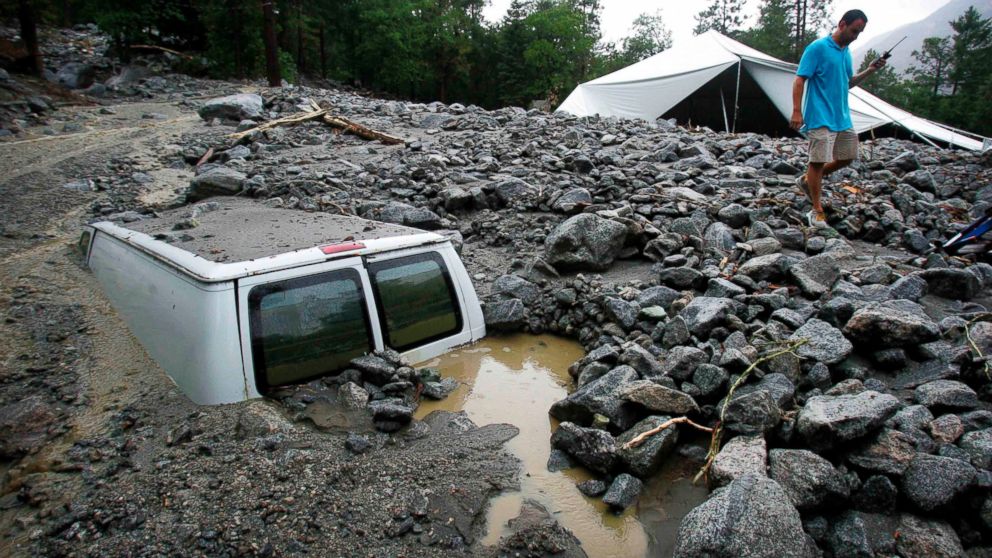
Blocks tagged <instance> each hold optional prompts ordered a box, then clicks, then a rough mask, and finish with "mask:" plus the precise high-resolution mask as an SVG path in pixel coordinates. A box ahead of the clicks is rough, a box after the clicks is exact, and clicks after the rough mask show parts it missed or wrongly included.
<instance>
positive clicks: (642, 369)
mask: <svg viewBox="0 0 992 558" xmlns="http://www.w3.org/2000/svg"><path fill="white" fill-rule="evenodd" d="M620 361H621V362H623V363H624V364H628V365H630V366H631V367H632V368H633V369H634V370H637V372H638V373H639V374H640V375H641V377H642V378H646V379H657V378H661V377H662V376H664V375H665V371H664V369H662V367H661V362H659V361H658V357H656V356H654V355H653V354H651V353H650V352H649V351H648V350H647V349H645V348H644V347H642V346H640V345H638V344H637V343H630V345H629V346H626V347H625V348H624V351H623V354H621V355H620Z"/></svg>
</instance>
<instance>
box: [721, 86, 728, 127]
mask: <svg viewBox="0 0 992 558" xmlns="http://www.w3.org/2000/svg"><path fill="white" fill-rule="evenodd" d="M720 106H721V107H723V130H724V131H725V132H727V133H729V132H730V123H729V122H727V102H726V101H724V100H723V88H722V87H721V88H720Z"/></svg>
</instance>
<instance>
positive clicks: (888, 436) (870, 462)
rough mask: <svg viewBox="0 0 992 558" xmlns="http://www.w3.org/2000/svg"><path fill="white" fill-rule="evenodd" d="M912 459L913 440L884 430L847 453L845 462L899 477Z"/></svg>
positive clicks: (900, 433) (899, 433)
mask: <svg viewBox="0 0 992 558" xmlns="http://www.w3.org/2000/svg"><path fill="white" fill-rule="evenodd" d="M914 457H916V447H915V446H914V445H913V439H912V438H911V437H909V436H908V435H906V434H904V433H903V432H900V431H898V430H892V429H890V428H885V429H883V430H882V431H880V432H879V433H878V434H877V435H875V436H874V437H873V438H871V439H869V440H867V441H865V442H864V443H862V444H861V445H860V446H858V447H857V448H856V449H855V450H854V451H852V452H851V453H849V454H848V455H847V460H848V462H849V463H851V464H853V465H857V466H858V467H861V468H862V469H867V470H869V471H877V472H879V473H887V474H890V475H896V476H899V475H902V474H903V473H904V472H905V471H906V468H907V467H909V464H910V463H911V462H912V461H913V458H914Z"/></svg>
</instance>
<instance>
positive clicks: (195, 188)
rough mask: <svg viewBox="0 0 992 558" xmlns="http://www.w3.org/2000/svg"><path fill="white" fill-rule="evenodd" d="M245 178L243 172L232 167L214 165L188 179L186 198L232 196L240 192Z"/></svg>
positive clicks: (188, 199) (200, 198) (190, 199)
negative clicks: (188, 187)
mask: <svg viewBox="0 0 992 558" xmlns="http://www.w3.org/2000/svg"><path fill="white" fill-rule="evenodd" d="M247 179H248V177H247V176H245V175H244V174H243V173H240V172H238V171H236V170H234V169H232V168H228V167H225V166H216V167H213V168H211V169H209V170H206V171H204V172H202V173H200V174H199V175H197V176H195V177H194V178H193V180H191V181H190V189H189V191H188V192H187V193H186V199H187V201H190V202H194V201H199V200H202V199H206V198H209V197H213V196H233V195H235V194H238V193H240V192H241V190H242V188H244V184H245V181H246V180H247Z"/></svg>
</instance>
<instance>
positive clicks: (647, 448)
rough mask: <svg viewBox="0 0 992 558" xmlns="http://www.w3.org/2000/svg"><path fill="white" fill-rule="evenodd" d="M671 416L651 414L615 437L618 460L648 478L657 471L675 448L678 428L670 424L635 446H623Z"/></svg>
mask: <svg viewBox="0 0 992 558" xmlns="http://www.w3.org/2000/svg"><path fill="white" fill-rule="evenodd" d="M670 418H671V417H668V416H663V415H653V416H650V417H647V418H646V419H644V420H642V421H640V422H638V423H637V424H635V425H634V426H633V427H631V429H630V430H627V431H626V432H624V433H623V434H621V435H620V436H619V437H618V438H617V446H618V447H619V448H620V450H619V454H620V460H621V461H623V464H624V467H625V468H626V469H627V470H628V471H630V472H631V473H634V474H635V475H637V476H638V477H641V478H645V479H646V478H649V477H651V475H654V474H655V473H657V472H658V469H660V468H661V464H662V462H663V461H664V460H665V458H666V457H668V455H669V454H671V453H672V450H674V449H675V444H676V443H677V442H678V440H679V429H678V427H677V426H675V425H672V426H670V427H668V428H666V429H664V430H662V431H661V432H658V433H657V434H654V435H653V436H651V437H650V438H648V439H646V440H644V442H643V443H641V445H639V446H637V447H632V448H628V447H624V446H626V445H627V444H628V443H629V442H630V441H631V440H633V439H634V438H636V437H637V436H639V435H641V434H642V433H644V432H647V431H648V430H651V429H654V428H657V427H658V426H660V425H661V424H663V423H664V422H665V421H667V420H669V419H670Z"/></svg>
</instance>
